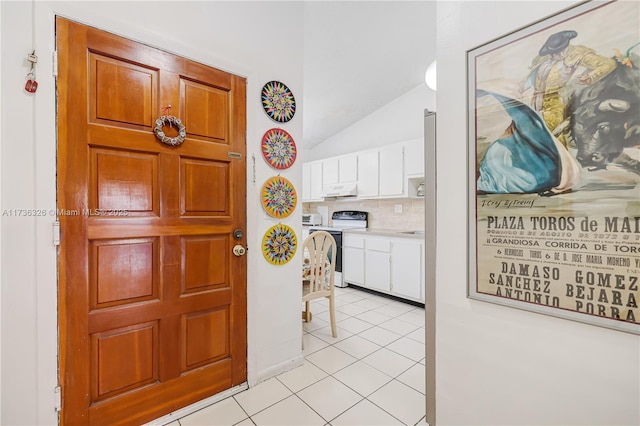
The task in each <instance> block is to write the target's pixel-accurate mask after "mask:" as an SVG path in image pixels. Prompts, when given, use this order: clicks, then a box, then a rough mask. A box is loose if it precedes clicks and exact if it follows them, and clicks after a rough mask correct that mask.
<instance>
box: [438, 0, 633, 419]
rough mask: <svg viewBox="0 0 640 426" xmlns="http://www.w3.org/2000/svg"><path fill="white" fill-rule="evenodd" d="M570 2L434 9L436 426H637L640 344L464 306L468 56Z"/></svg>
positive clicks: (485, 306)
mask: <svg viewBox="0 0 640 426" xmlns="http://www.w3.org/2000/svg"><path fill="white" fill-rule="evenodd" d="M574 3H575V2H567V1H564V2H560V1H558V2H538V1H536V2H521V1H518V2H516V1H512V2H484V1H482V2H460V1H450V2H439V3H438V13H437V16H438V23H437V25H438V92H437V111H438V125H437V140H438V145H437V170H438V198H437V199H438V239H437V244H438V247H437V260H436V263H437V326H436V327H437V331H436V339H437V340H436V342H437V344H436V358H437V367H436V368H437V373H436V375H437V393H436V400H437V408H436V416H437V424H438V425H461V424H464V425H469V424H473V425H524V424H527V425H587V424H589V425H637V424H640V336H636V335H631V334H627V333H622V332H618V331H612V330H609V329H605V328H600V327H595V326H592V325H586V324H582V323H577V322H572V321H567V320H563V319H557V318H553V317H549V316H543V315H539V314H534V313H530V312H526V311H521V310H517V309H511V308H506V307H501V306H498V305H493V304H490V303H484V302H479V301H473V300H469V299H467V298H466V281H467V269H466V267H465V265H466V244H467V240H466V238H467V219H466V213H465V212H466V207H467V201H466V193H467V192H466V191H467V170H466V165H465V163H466V160H465V158H466V143H467V142H466V141H467V139H466V124H465V123H466V108H465V105H466V94H465V88H466V77H465V72H466V71H465V70H466V66H465V58H466V54H465V52H466V50H468V49H471V48H474V47H476V46H477V45H479V44H481V43H483V42H485V41H490V40H492V39H494V38H496V37H498V36H500V35H503V34H506V33H508V32H511V31H513V30H515V29H518V28H519V27H522V26H524V25H526V24H528V23H530V22H532V21H535V20H537V19H540V18H542V17H545V16H548V15H550V14H552V13H554V12H556V11H559V10H562V9H563V8H565V7H567V6H569V5H572V4H574ZM505 17H508V19H505Z"/></svg>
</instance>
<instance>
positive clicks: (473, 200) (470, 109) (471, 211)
mask: <svg viewBox="0 0 640 426" xmlns="http://www.w3.org/2000/svg"><path fill="white" fill-rule="evenodd" d="M614 2H615V1H611V0H606V1H585V2H581V3H578V4H576V5H573V6H570V7H568V8H565V9H563V10H561V11H559V12H557V13H554V14H553V15H550V16H547V17H545V18H543V19H540V20H538V21H536V22H533V23H531V24H529V25H526V26H524V27H521V28H519V29H516V30H514V31H512V32H510V33H508V34H505V35H503V36H500V37H498V38H495V39H493V40H490V41H488V42H486V43H483V44H481V45H479V46H476V47H474V48H471V49H469V50H467V51H466V72H467V88H466V89H467V90H466V93H467V105H466V107H467V153H466V154H467V155H466V161H467V174H468V176H467V221H468V228H467V247H468V250H467V266H468V277H467V297H468V298H469V299H473V300H478V301H483V302H489V303H493V304H497V305H502V306H507V307H511V308H516V309H521V310H525V311H530V312H535V313H539V314H543V315H549V316H553V317H558V318H563V319H567V320H572V321H577V322H581V323H586V324H591V325H595V326H599V327H605V328H609V329H613V330H618V331H623V332H627V333H632V334H637V335H640V322H639V323H632V322H628V321H621V320H615V319H612V318H608V317H601V316H598V315H591V314H586V313H581V312H577V311H573V310H570V309H563V308H559V307H553V306H545V305H540V304H536V303H530V302H525V301H521V300H515V299H512V298H507V297H501V296H496V295H492V294H488V293H486V292H479V291H478V279H479V278H478V273H477V268H478V260H477V259H478V253H479V249H480V248H481V247H480V246H479V245H478V233H477V232H478V223H479V222H478V221H479V217H478V192H477V188H478V186H477V177H478V171H477V170H478V154H477V151H478V146H477V137H476V126H477V120H478V117H477V115H476V113H477V111H476V90H477V87H476V85H477V82H476V68H475V67H476V62H475V60H476V58H478V57H479V56H481V55H483V54H485V53H487V52H491V51H493V50H495V49H499V48H501V47H504V46H506V45H509V44H512V43H515V42H517V41H518V40H521V39H524V38H527V37H530V36H531V35H532V34H535V33H538V32H542V31H545V30H546V29H548V28H550V27H552V26H554V25H556V24H559V23H563V22H565V21H570V20H571V19H573V18H575V17H577V16H580V15H583V14H585V13H588V12H592V11H594V9H597V8H601V7H603V6H606V5H608V4H611V3H614ZM637 295H638V296H640V292H638V293H637ZM637 299H638V300H637V301H638V303H640V297H638V298H637ZM636 321H638V319H636Z"/></svg>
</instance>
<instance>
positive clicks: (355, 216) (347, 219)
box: [309, 210, 368, 287]
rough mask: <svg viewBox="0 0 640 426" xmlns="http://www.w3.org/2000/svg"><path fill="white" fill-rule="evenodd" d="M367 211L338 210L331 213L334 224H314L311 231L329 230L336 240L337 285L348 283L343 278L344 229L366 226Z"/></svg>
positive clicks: (343, 285) (341, 285)
mask: <svg viewBox="0 0 640 426" xmlns="http://www.w3.org/2000/svg"><path fill="white" fill-rule="evenodd" d="M367 218H368V213H367V212H359V211H353V210H345V211H337V212H334V213H333V214H332V215H331V222H332V223H331V225H332V226H312V227H310V228H309V233H312V232H313V231H327V232H328V233H330V234H331V236H332V237H333V239H334V240H336V246H337V251H338V252H337V253H336V274H335V281H334V285H335V286H336V287H346V286H347V284H346V283H345V282H344V281H343V279H342V231H343V230H344V229H354V228H366V227H367Z"/></svg>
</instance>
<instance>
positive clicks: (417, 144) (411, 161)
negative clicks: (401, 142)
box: [404, 138, 424, 176]
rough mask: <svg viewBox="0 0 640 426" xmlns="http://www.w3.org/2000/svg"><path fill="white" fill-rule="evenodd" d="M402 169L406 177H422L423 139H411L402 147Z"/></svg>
mask: <svg viewBox="0 0 640 426" xmlns="http://www.w3.org/2000/svg"><path fill="white" fill-rule="evenodd" d="M404 168H405V172H406V174H407V176H424V139H422V138H420V139H412V140H410V141H407V143H406V144H405V146H404Z"/></svg>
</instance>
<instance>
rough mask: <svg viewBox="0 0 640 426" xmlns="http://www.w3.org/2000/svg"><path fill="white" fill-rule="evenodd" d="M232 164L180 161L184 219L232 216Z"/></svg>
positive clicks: (195, 160) (212, 161) (196, 160)
mask: <svg viewBox="0 0 640 426" xmlns="http://www.w3.org/2000/svg"><path fill="white" fill-rule="evenodd" d="M230 166H231V163H230V162H229V161H220V160H217V161H215V160H203V159H193V158H181V159H180V210H181V212H182V215H183V216H210V217H213V216H228V215H229V214H230V212H229V207H230V206H231V200H230V198H229V197H230V190H231V188H230V181H229V177H230V170H229V168H230Z"/></svg>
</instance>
